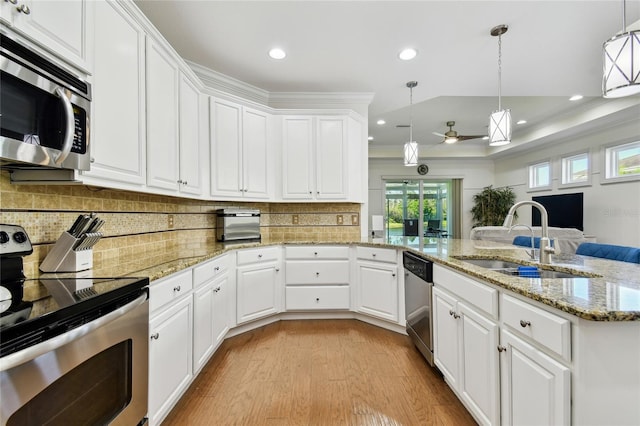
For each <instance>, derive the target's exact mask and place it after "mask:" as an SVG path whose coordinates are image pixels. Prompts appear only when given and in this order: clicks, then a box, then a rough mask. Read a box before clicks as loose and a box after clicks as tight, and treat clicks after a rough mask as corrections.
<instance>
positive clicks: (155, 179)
mask: <svg viewBox="0 0 640 426" xmlns="http://www.w3.org/2000/svg"><path fill="white" fill-rule="evenodd" d="M178 159H179V157H178V66H177V63H176V61H175V59H174V58H173V57H172V56H170V55H169V54H168V53H167V52H166V51H165V50H164V49H163V48H162V46H160V45H159V44H158V43H155V42H154V41H152V40H151V39H147V185H148V186H152V187H156V188H161V189H169V190H174V191H177V189H178V183H179V182H178V181H179V180H180V177H179V171H178V165H179V162H178Z"/></svg>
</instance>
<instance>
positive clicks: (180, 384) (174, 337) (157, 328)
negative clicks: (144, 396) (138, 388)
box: [149, 297, 192, 425]
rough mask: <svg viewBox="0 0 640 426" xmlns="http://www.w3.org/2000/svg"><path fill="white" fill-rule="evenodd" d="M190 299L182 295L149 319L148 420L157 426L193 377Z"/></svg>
mask: <svg viewBox="0 0 640 426" xmlns="http://www.w3.org/2000/svg"><path fill="white" fill-rule="evenodd" d="M191 324H192V299H191V297H185V298H183V299H182V300H181V301H180V302H178V303H176V304H174V305H171V306H170V307H169V308H168V309H166V310H165V311H162V312H161V313H159V314H158V315H155V316H154V317H153V318H152V319H151V321H150V322H149V335H150V339H151V340H150V344H149V423H150V424H151V425H158V424H160V422H161V421H162V419H164V417H165V416H166V415H167V414H168V413H169V411H170V410H171V408H172V407H173V405H174V404H175V403H176V402H177V400H178V398H179V397H180V395H181V394H182V393H183V391H184V390H186V388H187V386H188V385H189V383H190V382H191V378H192V356H191V354H192V352H191V350H192V346H191V345H192V337H191V336H192V328H191Z"/></svg>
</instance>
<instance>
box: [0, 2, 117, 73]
mask: <svg viewBox="0 0 640 426" xmlns="http://www.w3.org/2000/svg"><path fill="white" fill-rule="evenodd" d="M94 3H95V2H94V1H93V0H75V1H68V0H67V1H58V0H17V1H14V0H3V1H2V9H1V10H0V11H1V12H2V13H1V15H0V16H1V18H0V20H1V21H2V22H3V23H5V24H6V25H8V26H12V27H13V29H14V30H16V31H18V32H20V33H21V34H23V35H24V36H26V37H27V38H29V39H31V40H32V41H34V42H36V43H38V44H39V45H41V46H42V47H44V48H45V49H47V50H49V51H50V52H51V53H53V54H55V55H57V56H58V57H60V58H62V59H64V60H65V61H67V62H69V63H71V64H73V65H75V66H77V67H79V68H80V69H82V70H84V71H88V72H90V67H89V57H88V55H89V53H90V52H91V49H90V44H91V43H90V38H89V37H87V36H88V34H89V32H90V31H92V29H93V10H92V8H93V7H94ZM114 35H115V36H116V37H117V36H118V34H114Z"/></svg>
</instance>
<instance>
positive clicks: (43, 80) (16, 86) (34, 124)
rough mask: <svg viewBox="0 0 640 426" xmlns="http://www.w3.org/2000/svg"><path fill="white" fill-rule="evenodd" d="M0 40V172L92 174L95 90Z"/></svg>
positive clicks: (21, 47)
mask: <svg viewBox="0 0 640 426" xmlns="http://www.w3.org/2000/svg"><path fill="white" fill-rule="evenodd" d="M0 37H1V42H0V65H1V66H0V71H1V72H2V74H1V76H0V128H1V134H0V157H1V158H0V166H2V167H5V168H32V167H37V168H42V167H48V168H54V169H73V170H89V164H90V150H89V148H90V143H89V121H90V120H89V116H90V112H91V85H90V84H89V83H87V82H86V81H84V80H83V79H82V78H80V77H78V76H77V75H74V74H73V73H71V72H70V71H69V70H67V69H65V68H63V67H62V66H60V65H58V64H56V63H54V62H52V61H50V60H49V59H47V58H45V57H43V56H42V55H40V54H38V52H36V51H35V50H34V49H31V48H29V47H28V46H27V45H26V44H23V43H21V42H20V41H19V40H17V39H14V38H12V37H10V36H9V35H8V34H6V33H2V34H0Z"/></svg>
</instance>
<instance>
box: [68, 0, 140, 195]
mask: <svg viewBox="0 0 640 426" xmlns="http://www.w3.org/2000/svg"><path fill="white" fill-rule="evenodd" d="M67 3H71V2H67ZM94 7H95V13H96V18H97V19H96V20H95V26H94V28H93V31H94V47H93V50H94V54H93V60H94V63H93V69H94V74H93V87H92V89H93V102H92V105H91V107H92V115H91V117H92V119H91V126H92V127H91V140H90V150H91V158H92V163H91V170H90V171H87V172H83V173H82V175H83V181H85V182H86V183H92V182H94V178H95V179H98V180H100V183H101V184H102V185H104V182H105V181H106V182H113V181H116V182H118V183H117V184H113V185H111V186H114V187H126V186H127V185H129V186H133V187H134V188H135V189H138V190H139V187H140V186H141V185H144V184H145V183H146V168H145V166H146V140H145V123H146V120H145V95H144V94H145V85H144V79H145V57H144V51H145V46H144V43H145V34H144V32H143V30H142V29H141V28H140V26H139V25H138V24H137V23H136V22H135V21H134V19H133V18H132V17H131V16H130V15H129V14H128V13H127V12H126V11H125V10H124V9H122V8H121V7H120V6H119V5H118V4H117V3H114V2H105V1H101V2H95V4H94ZM114 64H117V66H114ZM123 184H124V185H123Z"/></svg>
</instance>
